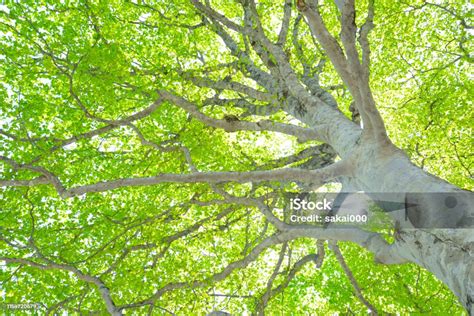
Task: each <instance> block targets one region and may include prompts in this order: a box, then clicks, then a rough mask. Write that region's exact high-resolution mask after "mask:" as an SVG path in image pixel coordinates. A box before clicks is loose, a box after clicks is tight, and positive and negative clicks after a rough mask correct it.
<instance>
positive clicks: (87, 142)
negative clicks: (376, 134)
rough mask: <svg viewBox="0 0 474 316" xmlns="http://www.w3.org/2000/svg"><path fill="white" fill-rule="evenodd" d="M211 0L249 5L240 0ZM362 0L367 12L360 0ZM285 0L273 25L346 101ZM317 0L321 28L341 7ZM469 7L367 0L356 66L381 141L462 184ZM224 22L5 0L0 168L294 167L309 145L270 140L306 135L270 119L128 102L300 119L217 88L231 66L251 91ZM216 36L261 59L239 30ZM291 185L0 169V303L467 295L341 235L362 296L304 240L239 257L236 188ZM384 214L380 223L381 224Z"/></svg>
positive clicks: (271, 11) (253, 193)
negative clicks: (265, 126)
mask: <svg viewBox="0 0 474 316" xmlns="http://www.w3.org/2000/svg"><path fill="white" fill-rule="evenodd" d="M289 3H291V2H289ZM211 4H212V6H213V7H214V8H216V9H218V10H219V12H221V13H222V14H224V15H225V16H226V17H228V18H229V19H232V20H233V21H234V22H235V23H237V24H241V23H244V21H243V18H242V16H243V10H242V6H241V5H240V4H239V3H238V2H237V1H236V2H233V1H211ZM357 5H358V7H357V10H358V12H360V14H359V16H360V19H362V20H363V18H364V17H365V13H364V12H366V10H367V3H366V2H364V1H361V2H360V3H358V4H357ZM283 8H284V3H283V1H270V0H268V1H266V0H265V1H258V5H257V10H258V13H259V15H260V17H261V22H262V25H263V28H264V30H265V32H266V35H267V36H268V38H269V39H270V40H272V41H277V40H278V34H279V33H278V31H279V29H280V25H281V20H282V18H283ZM293 10H294V11H293V13H292V16H291V20H290V23H289V25H290V27H289V32H288V36H287V38H286V39H285V42H284V43H282V45H283V47H284V48H285V51H286V54H287V57H288V59H289V61H290V63H291V65H292V66H293V68H294V69H295V71H296V72H298V73H299V74H301V75H303V73H305V72H306V71H307V69H305V66H306V65H309V66H310V72H312V73H311V74H310V75H312V76H318V77H319V80H320V85H321V86H322V87H324V88H325V89H326V90H327V91H329V92H330V93H331V94H332V95H333V97H334V98H335V99H336V101H337V102H338V105H339V108H340V109H341V111H343V112H344V113H345V114H347V116H350V111H349V104H350V103H351V101H352V98H351V96H350V94H349V93H348V91H347V88H346V87H345V86H344V85H343V84H342V82H341V79H340V78H339V77H338V76H337V74H336V72H335V70H334V69H333V67H332V65H331V64H330V62H329V61H327V62H326V57H325V54H324V51H323V50H322V49H321V48H320V47H319V45H318V44H317V43H315V42H314V41H313V39H312V37H311V35H310V32H309V29H308V27H307V25H306V24H305V23H303V21H301V17H298V12H297V10H296V9H295V8H293ZM320 10H321V13H322V15H323V17H324V19H325V21H326V25H327V26H328V29H329V30H330V31H331V32H333V34H335V35H336V34H337V32H338V27H339V22H338V18H337V16H338V12H337V7H336V6H335V5H334V4H333V3H332V2H328V1H320ZM469 10H472V5H470V4H469V3H468V1H466V2H463V1H451V2H446V3H444V2H443V3H442V2H436V3H428V2H422V1H407V2H405V1H376V3H375V18H374V24H375V28H374V30H373V31H372V32H371V33H370V36H369V39H370V43H371V48H372V65H371V85H372V88H373V91H374V95H375V98H376V101H377V103H378V105H379V109H380V111H381V114H382V116H383V118H384V120H385V122H386V125H387V129H388V133H389V135H390V137H391V138H392V140H393V141H394V143H395V144H396V145H398V146H399V147H400V148H402V149H404V150H405V151H406V152H407V153H408V155H409V156H410V157H411V158H412V159H413V161H414V162H415V163H416V164H417V165H420V166H422V167H423V168H425V169H426V170H428V171H430V172H432V173H433V174H436V175H437V176H439V177H441V178H444V179H446V180H448V181H450V182H451V183H453V184H456V185H458V186H460V187H462V188H465V189H471V190H472V189H473V188H474V182H473V178H472V164H473V158H472V152H471V147H472V122H473V117H472V115H473V114H472V113H473V111H472V108H473V104H472V100H473V94H472V91H474V87H473V82H472V78H470V76H471V74H470V72H472V66H471V65H472V55H470V54H469V52H470V51H472V42H470V41H469V40H470V36H471V35H472V26H471V25H472V21H471V20H472V15H469V12H470V11H469ZM471 13H472V11H471ZM362 20H361V22H363V21H362ZM470 23H471V24H470ZM295 29H297V31H295ZM219 32H222V31H221V30H220V29H219V28H218V27H217V26H216V24H213V23H211V22H209V21H208V20H207V19H206V18H204V17H203V16H202V15H201V14H200V13H199V12H198V11H197V10H196V9H195V8H194V7H193V4H192V3H190V2H188V1H185V0H177V1H156V2H146V3H145V2H142V1H139V3H133V2H126V3H119V2H112V1H105V2H89V1H79V2H77V3H74V2H69V1H61V2H59V1H52V2H49V3H42V4H39V3H38V2H37V1H21V2H18V3H14V4H13V3H11V4H10V3H7V4H4V5H0V63H1V67H0V77H1V80H0V83H1V85H0V102H1V107H0V109H1V110H0V113H1V115H0V154H1V156H2V157H3V159H2V160H1V161H0V170H1V179H2V180H12V179H15V180H29V179H33V178H35V177H38V175H40V176H41V174H43V177H44V173H43V172H42V171H41V172H39V173H38V169H35V167H38V168H44V169H46V170H48V171H49V172H51V173H53V174H54V175H55V176H57V177H58V179H60V180H61V182H62V185H64V187H66V188H73V187H77V186H81V185H86V184H93V183H97V182H100V181H106V180H113V179H119V178H134V177H151V176H156V175H160V174H168V173H172V174H189V173H192V172H193V171H195V170H199V171H200V172H206V171H250V170H270V169H273V168H278V167H284V166H304V165H305V163H308V157H300V159H299V160H294V161H293V160H285V159H283V158H284V157H287V156H291V155H294V154H296V153H300V152H302V151H303V150H305V149H307V148H314V147H315V146H319V143H318V142H315V141H307V142H302V141H298V140H297V138H296V137H294V136H289V135H284V134H281V133H273V132H267V131H261V132H260V131H237V132H226V131H225V130H224V129H221V128H216V127H215V126H214V127H213V126H209V124H206V122H203V121H202V120H199V119H196V117H195V116H194V115H193V113H190V112H189V111H186V110H185V109H183V108H182V107H179V106H176V104H173V103H172V102H168V101H166V102H162V103H161V104H159V105H157V106H156V107H154V108H153V110H151V111H149V113H146V115H143V116H141V117H135V118H134V119H133V120H132V119H129V118H130V117H131V115H134V114H135V113H140V111H144V110H146V109H149V107H150V105H151V104H153V103H154V102H155V101H156V99H157V98H158V97H159V91H160V90H168V91H173V93H175V94H177V95H179V96H181V97H183V98H185V99H187V100H189V101H190V102H192V103H194V104H195V105H196V108H197V109H198V110H199V111H200V112H201V113H204V114H206V115H207V116H209V117H211V118H215V119H222V120H223V121H226V120H227V121H229V120H232V119H236V116H238V118H237V119H239V120H242V121H243V120H247V121H249V122H257V121H259V120H261V119H271V120H272V121H275V122H281V123H292V124H299V125H301V126H302V124H300V123H298V122H297V121H296V120H295V119H294V118H292V117H291V116H290V115H289V114H287V113H285V112H283V111H280V110H279V109H278V108H277V109H275V110H274V111H273V105H274V104H275V103H278V102H279V101H280V99H279V98H283V97H284V96H277V97H276V99H265V97H263V96H262V97H258V96H257V97H255V98H253V99H252V98H251V97H249V96H248V95H245V96H244V94H246V93H245V92H246V91H239V89H230V88H229V87H230V86H229V85H227V83H229V82H232V83H234V82H238V83H242V84H245V85H248V86H250V87H253V88H254V89H255V91H253V92H252V93H254V94H258V93H257V92H258V91H259V89H260V88H259V87H257V86H256V84H255V82H253V81H252V80H250V79H248V78H247V77H246V67H245V66H246V65H245V59H244V58H240V59H239V58H236V57H235V55H234V54H233V53H232V52H231V51H230V50H229V49H228V48H227V47H226V45H225V44H224V42H223V40H222V38H221V36H219ZM227 35H228V36H231V38H232V41H233V42H234V43H235V45H237V46H238V47H239V49H241V50H246V49H247V50H248V52H249V57H250V58H251V59H252V60H254V62H255V63H256V65H257V66H258V67H260V68H262V69H264V70H266V69H267V68H266V65H265V63H264V62H263V61H261V60H260V59H259V56H258V54H257V52H255V50H252V49H249V46H251V43H249V42H248V41H247V39H245V37H244V36H241V35H240V34H238V33H237V32H233V31H228V33H227ZM295 36H296V38H295ZM270 58H271V57H270ZM216 82H221V83H222V84H221V86H220V87H217V88H216V85H215V83H216ZM217 98H219V99H220V100H221V101H220V102H218V101H216V99H217ZM222 100H226V101H222ZM250 109H253V110H254V111H253V112H252V111H250ZM264 114H265V115H264ZM264 116H265V117H264ZM326 155H329V156H331V154H330V153H329V154H328V153H326ZM331 158H334V157H332V156H331ZM12 161H13V162H12ZM25 166H27V167H26V168H25ZM30 167H31V168H30ZM41 170H43V169H41ZM40 178H41V177H40ZM333 186H334V187H337V185H333ZM298 189H299V188H298V186H297V184H295V183H288V182H284V181H273V182H262V183H258V184H257V183H254V184H249V183H244V184H236V183H227V184H224V183H218V184H208V183H189V184H188V183H160V184H156V185H151V186H140V187H122V188H118V189H115V190H107V191H104V192H97V193H88V194H84V195H79V196H75V197H71V198H66V199H64V198H62V197H61V196H60V195H59V194H58V192H57V188H56V187H55V186H53V185H50V184H43V185H37V186H17V187H3V188H1V189H0V201H1V206H0V211H1V213H0V257H1V258H2V259H4V258H16V259H19V260H17V261H16V262H14V263H12V264H2V263H1V262H2V261H0V264H2V265H0V282H1V287H0V297H1V298H2V299H1V301H0V306H1V302H4V303H39V304H40V305H41V310H44V311H46V310H48V311H49V312H51V313H61V312H62V311H68V312H69V313H71V314H74V313H78V314H80V313H82V314H88V313H94V312H96V313H98V314H104V313H106V303H105V302H104V291H103V290H104V288H105V289H107V291H108V292H110V297H111V298H112V299H113V301H114V302H115V304H116V305H117V306H119V307H123V310H122V311H123V312H124V313H126V314H136V315H141V314H145V313H146V312H147V311H151V310H152V311H153V313H156V314H166V313H174V314H179V315H184V314H206V313H209V312H211V311H213V310H225V311H227V312H230V313H235V314H245V313H253V312H258V311H261V309H262V306H265V312H266V313H268V314H282V315H291V314H294V315H304V314H314V313H315V311H317V314H319V315H324V314H330V313H334V312H339V313H342V314H345V313H347V314H351V313H354V314H363V313H366V312H367V308H368V307H367V304H365V303H364V302H363V300H366V302H369V304H372V305H373V307H375V309H376V310H377V311H378V312H379V313H382V312H386V313H400V314H408V313H430V314H448V313H450V314H455V315H459V314H462V313H463V310H462V308H461V307H460V305H459V304H458V303H457V299H456V297H455V296H453V294H452V293H451V292H450V291H449V290H448V289H447V288H446V287H445V286H444V285H443V284H442V283H441V282H440V281H438V280H436V278H434V277H433V276H432V275H431V274H430V273H429V272H427V271H425V270H423V269H421V268H420V267H417V266H415V265H412V264H407V265H400V266H385V265H381V264H377V263H374V262H373V258H372V255H371V254H370V253H369V252H367V251H365V250H364V249H362V248H360V247H359V246H357V245H354V244H350V243H340V248H341V253H342V254H343V255H344V258H345V261H346V262H347V266H346V268H348V269H350V271H352V272H351V273H352V274H353V278H354V279H355V280H357V283H358V287H359V288H360V289H361V292H362V293H363V298H364V299H363V300H361V299H360V298H359V297H358V296H357V295H354V293H355V290H354V288H353V286H354V284H353V282H351V280H350V279H349V278H348V276H347V271H345V269H344V264H342V265H341V261H340V260H338V258H337V256H336V255H335V254H334V253H333V251H332V250H330V249H329V248H328V246H327V245H324V244H323V243H317V242H316V241H315V240H314V239H297V240H294V241H290V242H285V243H283V244H276V245H271V246H270V247H268V249H266V250H262V251H261V253H258V256H257V257H256V258H254V259H253V260H249V262H245V260H246V259H243V258H248V256H249V254H252V251H254V250H255V249H256V248H255V247H257V248H258V245H259V244H261V243H262V241H264V240H266V239H265V238H267V237H269V236H271V235H272V234H273V233H274V232H275V227H273V226H272V225H271V224H270V223H269V222H268V219H267V218H266V217H265V216H264V215H263V214H262V213H261V212H260V211H259V209H258V207H257V206H256V204H255V203H254V202H249V203H244V202H243V198H245V197H246V198H249V201H254V200H253V199H257V198H259V199H260V198H266V202H267V203H269V205H270V206H271V207H275V208H281V207H282V206H281V205H280V204H278V203H280V202H279V201H280V200H279V199H278V198H275V196H277V197H278V196H280V195H281V194H282V193H283V192H286V191H295V190H298ZM224 190H225V192H227V193H222V191H224ZM226 194H231V195H232V197H229V198H228V199H226V198H225V197H226ZM272 203H273V204H272ZM278 216H279V215H278ZM384 233H385V235H386V238H387V240H389V241H390V240H391V238H392V237H391V235H392V233H393V232H392V231H391V230H390V229H387V231H385V232H384ZM323 249H325V257H324V262H318V259H317V258H316V257H315V255H314V254H318V256H319V258H321V259H322V256H323V254H322V251H323ZM22 260H24V261H22ZM232 262H237V264H231V263H232ZM239 265H240V266H239ZM223 271H224V272H223ZM359 293H360V291H359ZM150 302H153V303H154V304H149V303H150ZM31 312H32V313H33V311H31Z"/></svg>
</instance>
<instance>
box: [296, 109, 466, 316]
mask: <svg viewBox="0 0 474 316" xmlns="http://www.w3.org/2000/svg"><path fill="white" fill-rule="evenodd" d="M287 110H288V112H289V113H291V114H292V115H295V116H297V117H298V118H299V119H300V120H301V121H303V122H305V123H306V124H308V125H310V126H324V127H325V129H323V131H322V135H321V136H322V139H323V140H324V141H327V142H328V143H329V144H330V145H331V146H332V147H333V148H334V149H335V150H336V152H337V153H338V154H339V155H340V156H341V157H343V158H345V157H349V156H351V155H353V158H355V159H353V161H354V169H353V174H352V176H351V177H350V182H351V185H352V186H353V189H355V190H357V191H364V192H367V193H374V194H376V193H391V196H392V198H393V199H396V200H397V202H400V203H407V202H408V203H412V202H413V203H415V202H416V204H417V206H416V212H417V213H416V214H407V215H408V217H409V220H410V223H411V224H412V225H410V226H411V227H412V228H403V226H402V231H401V232H400V237H401V238H399V239H398V240H397V241H396V242H395V244H394V245H393V246H394V250H395V252H394V254H396V255H397V256H399V257H400V258H403V259H405V260H407V261H409V262H413V263H416V264H418V265H420V266H422V267H424V268H426V269H427V270H429V271H430V272H432V273H433V274H434V275H435V276H436V277H438V278H439V279H440V280H441V281H443V282H444V283H445V284H446V285H447V286H448V287H449V288H450V289H451V290H452V291H453V293H455V295H457V297H458V298H459V300H460V302H461V303H462V305H463V306H464V307H465V308H466V310H467V311H468V313H469V314H470V315H474V304H473V302H474V260H473V257H474V234H473V232H474V230H473V228H472V227H473V225H472V224H473V222H472V220H473V218H474V216H473V215H474V212H473V210H472V205H473V202H474V201H473V195H472V193H471V192H467V191H462V190H461V189H459V188H457V187H455V186H453V185H451V184H449V183H447V182H446V181H444V180H441V179H439V178H437V177H435V176H433V175H431V174H429V173H427V172H425V171H424V170H422V169H421V168H419V167H417V166H415V165H414V164H413V163H411V162H410V160H409V158H408V157H407V156H406V154H405V153H404V152H403V151H401V150H400V149H398V148H396V147H395V146H394V145H392V144H388V145H380V144H377V143H375V142H374V141H370V140H366V139H362V136H361V129H360V128H359V127H358V126H357V125H356V124H354V123H352V122H350V121H349V120H347V118H346V117H345V116H344V115H343V114H342V113H340V112H339V111H337V110H336V109H333V108H330V107H325V106H317V107H315V106H306V112H302V111H301V110H300V111H299V112H298V111H297V110H296V109H295V108H291V107H289V108H288V109H287ZM328 122H330V123H329V124H328ZM412 193H416V194H412ZM420 193H421V194H420ZM423 193H426V197H425V198H423ZM433 193H440V194H438V195H439V196H440V197H438V198H434V197H436V196H437V195H434V194H433ZM447 193H453V194H455V196H456V199H457V205H456V207H454V208H453V207H449V205H446V203H445V201H443V200H440V198H441V199H444V198H445V197H446V194H447ZM407 199H408V201H407ZM415 200H416V201H415ZM391 215H393V217H395V219H396V220H400V218H397V216H399V215H400V214H397V213H393V214H392V213H391ZM462 224H464V225H462ZM459 226H464V228H459ZM405 227H406V225H405ZM413 227H415V228H413ZM420 227H421V228H420ZM444 227H449V228H444Z"/></svg>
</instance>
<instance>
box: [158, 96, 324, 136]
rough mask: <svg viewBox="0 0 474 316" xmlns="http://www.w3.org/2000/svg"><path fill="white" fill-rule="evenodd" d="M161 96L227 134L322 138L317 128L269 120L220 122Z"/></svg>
mask: <svg viewBox="0 0 474 316" xmlns="http://www.w3.org/2000/svg"><path fill="white" fill-rule="evenodd" d="M159 93H160V95H161V96H162V97H163V99H165V100H168V101H170V102H172V103H173V104H175V105H177V106H179V107H181V108H182V109H184V110H185V111H187V112H188V113H189V114H191V115H192V116H193V117H194V118H196V119H198V120H199V121H201V122H203V123H205V124H207V125H209V126H213V127H217V128H222V129H224V130H225V131H227V132H235V131H242V130H246V131H272V132H279V133H283V134H287V135H292V136H295V137H298V139H299V140H300V141H307V140H317V139H319V138H320V133H319V132H318V129H315V128H304V127H300V126H296V125H290V124H284V123H278V122H273V121H268V120H263V121H259V122H256V123H254V122H248V121H240V120H237V119H234V120H232V121H230V120H225V119H224V120H219V119H214V118H211V117H209V116H207V115H205V114H203V113H201V112H200V111H199V109H198V108H197V106H196V105H194V104H193V103H191V102H189V101H187V100H186V99H184V98H182V97H180V96H177V95H175V94H172V93H170V92H168V91H164V90H161V91H159Z"/></svg>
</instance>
